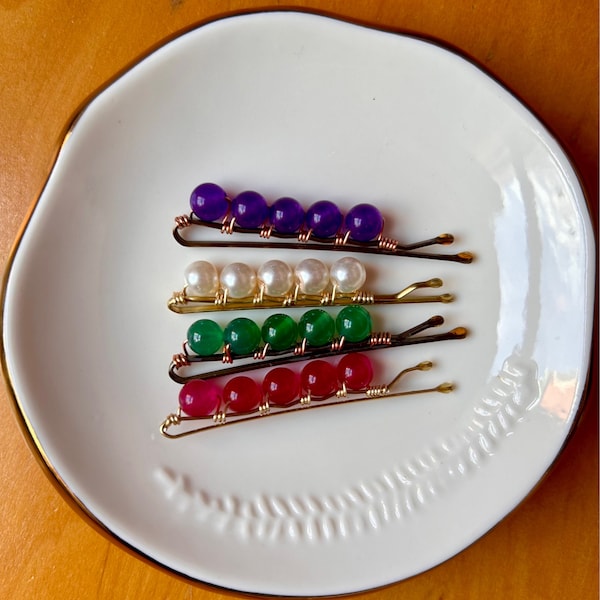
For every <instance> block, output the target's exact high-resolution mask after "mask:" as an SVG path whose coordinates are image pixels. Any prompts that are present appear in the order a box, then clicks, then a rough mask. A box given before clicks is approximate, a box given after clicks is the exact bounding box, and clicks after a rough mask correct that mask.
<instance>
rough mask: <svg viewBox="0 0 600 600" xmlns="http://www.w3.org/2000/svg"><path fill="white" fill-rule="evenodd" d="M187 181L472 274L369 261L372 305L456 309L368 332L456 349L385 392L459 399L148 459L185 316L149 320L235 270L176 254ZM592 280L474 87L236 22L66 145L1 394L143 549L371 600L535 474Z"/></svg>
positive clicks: (259, 21)
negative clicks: (400, 300)
mask: <svg viewBox="0 0 600 600" xmlns="http://www.w3.org/2000/svg"><path fill="white" fill-rule="evenodd" d="M204 181H214V182H217V183H219V184H221V185H222V186H223V187H224V188H225V189H227V190H228V191H229V192H230V193H232V194H235V193H237V192H239V191H241V190H243V189H255V190H257V191H260V192H262V193H263V194H265V195H266V196H267V197H268V198H270V199H274V198H277V197H279V196H283V195H291V196H294V197H296V198H298V199H299V200H300V201H301V202H302V203H304V204H305V205H308V204H310V203H312V202H313V201H315V200H318V199H323V198H327V199H330V200H333V201H335V202H337V203H338V204H339V205H340V206H341V207H342V208H344V209H347V208H349V207H350V206H351V205H353V204H356V203H358V202H365V201H366V202H373V203H375V204H377V205H378V206H379V207H380V209H381V210H382V211H383V212H384V213H385V215H386V218H387V222H386V226H387V227H386V232H387V234H388V235H391V236H394V237H397V238H400V239H403V240H406V241H413V240H416V239H421V238H425V237H429V236H431V235H435V234H438V233H442V232H446V231H449V232H452V233H454V234H455V236H456V238H457V242H456V244H455V246H457V250H472V251H474V252H475V253H476V255H477V260H476V261H475V262H474V263H473V264H472V265H460V264H452V263H443V262H437V261H419V260H414V259H405V258H389V257H384V258H381V257H380V258H376V257H368V258H365V262H366V263H367V268H368V273H369V278H370V282H371V287H372V288H375V289H378V290H380V291H387V292H391V291H396V290H397V289H400V287H403V286H404V285H406V284H408V283H410V282H411V281H415V280H422V279H425V278H429V277H442V278H443V279H444V281H445V290H447V291H451V292H454V293H456V295H457V301H456V302H454V303H453V304H451V305H443V306H435V305H433V306H432V305H424V306H407V307H401V308H397V307H396V308H394V307H377V308H374V309H373V315H374V319H375V323H376V328H378V329H388V330H391V331H400V330H402V329H404V328H406V327H409V326H410V325H413V324H415V323H417V322H419V321H420V320H422V319H423V318H426V317H428V316H430V315H432V314H436V313H438V312H439V313H441V314H443V315H444V316H445V318H446V325H445V327H447V328H452V327H455V326H457V325H465V326H467V327H469V329H470V332H471V335H470V336H469V338H468V339H466V340H464V341H459V342H456V341H453V342H443V343H439V344H433V345H421V346H417V347H415V348H412V349H408V348H404V349H395V350H389V351H380V352H378V353H374V354H373V357H374V360H376V361H377V365H378V367H377V376H378V378H379V380H380V381H381V382H383V381H384V380H387V379H388V378H389V377H391V376H392V375H393V374H394V373H395V372H396V371H397V370H399V369H401V368H404V367H405V366H408V365H411V364H414V363H416V362H418V361H420V360H424V359H431V360H433V361H435V363H436V365H437V367H436V369H434V370H433V371H431V372H429V373H423V374H419V375H413V376H412V377H413V379H412V380H411V385H412V384H414V385H415V386H417V387H418V386H419V385H427V384H437V383H440V382H442V381H445V380H453V381H455V382H456V384H457V391H456V392H455V393H454V394H451V395H440V394H432V395H428V396H418V397H412V398H408V399H403V400H398V399H388V400H378V401H376V402H371V403H366V404H364V403H363V404H360V405H352V406H341V407H335V408H331V409H325V410H319V411H304V412H302V413H300V414H295V415H292V416H286V417H278V418H273V419H268V418H267V419H264V420H260V421H258V422H253V423H250V424H245V425H239V426H232V427H227V428H224V429H222V430H219V431H214V432H210V433H208V434H204V435H198V436H192V437H189V438H185V439H181V440H177V441H172V440H167V439H165V438H163V437H162V436H161V435H160V433H159V430H158V426H159V424H160V422H161V421H162V419H163V418H164V417H165V416H166V415H167V414H168V413H169V412H172V411H173V410H174V409H175V407H176V402H177V391H178V386H177V385H176V384H174V383H173V382H172V381H171V380H170V379H169V378H168V377H167V367H168V363H169V360H170V357H171V355H172V353H173V352H176V351H178V349H179V347H180V344H181V342H182V341H183V339H184V338H185V332H186V329H187V326H188V325H189V323H190V322H191V321H192V320H193V319H194V316H193V315H184V316H181V315H176V314H173V313H171V312H169V311H168V310H167V309H166V300H167V298H168V297H169V296H170V294H171V292H172V291H173V290H176V289H178V288H180V287H181V286H182V283H183V278H182V273H183V269H184V268H185V266H186V265H187V264H188V263H189V262H191V261H192V260H194V259H196V258H198V257H203V258H205V259H207V260H211V261H213V262H215V263H216V264H217V265H219V266H224V265H225V264H226V263H228V262H231V261H233V260H236V259H239V257H240V254H239V252H236V251H235V250H215V249H212V250H206V251H198V250H193V249H184V248H182V247H180V246H178V245H177V244H176V243H175V242H174V240H173V238H172V237H171V227H172V224H173V217H174V216H176V215H178V214H182V213H185V212H187V211H188V205H187V202H188V197H189V194H190V192H191V190H192V189H193V188H194V187H195V186H196V185H197V184H199V183H201V182H204ZM305 255H306V253H305V252H304V253H303V252H299V253H293V252H287V253H284V254H283V256H284V258H285V259H286V260H288V261H289V262H290V263H291V264H295V261H298V260H299V259H300V258H301V257H302V258H303V257H305ZM271 256H273V253H272V252H271V253H269V252H265V251H260V250H256V251H244V253H243V259H244V261H245V262H248V263H250V264H255V265H257V266H258V265H259V264H260V263H261V262H262V261H264V260H265V259H266V258H267V257H271ZM337 256H339V255H336V257H337ZM322 257H326V258H328V255H322ZM593 257H594V252H593V241H592V233H591V228H590V223H589V217H588V213H587V209H586V203H585V200H584V197H583V194H582V190H581V188H580V185H579V183H578V180H577V177H576V175H575V173H574V171H573V168H572V167H571V165H570V164H569V161H568V160H567V158H566V156H565V154H564V153H563V151H562V150H561V148H560V147H559V145H558V144H557V143H556V141H555V140H554V139H553V138H552V136H551V135H550V134H549V133H548V132H547V130H546V129H545V128H544V127H543V126H542V125H541V124H540V122H539V121H538V120H537V119H536V118H535V117H534V116H532V114H531V113H530V112H529V111H528V110H527V109H526V108H524V107H523V106H522V105H521V104H520V103H519V102H518V101H517V100H515V98H514V97H513V96H511V95H510V94H509V93H507V92H506V90H505V89H503V88H502V87H501V86H499V85H498V84H497V83H496V82H494V81H493V80H491V79H490V78H489V77H488V76H487V75H485V74H484V73H483V72H482V71H480V70H479V69H478V68H477V67H475V66H474V65H473V64H471V63H470V62H468V61H465V60H464V59H462V58H460V57H458V56H456V55H455V54H453V53H451V52H448V51H446V50H444V49H442V48H440V47H438V46H436V45H434V44H431V43H427V42H425V41H421V40H418V39H414V38H411V37H404V36H401V35H393V34H388V33H383V32H379V31H372V30H369V29H365V28H362V27H358V26H354V25H349V24H345V23H340V22H336V21H334V20H330V19H327V18H321V17H317V16H311V15H306V14H295V13H291V12H284V13H266V14H256V15H249V16H240V17H235V18H230V19H225V20H222V21H219V22H215V23H212V24H209V25H206V26H204V27H202V28H200V29H198V30H195V31H192V32H190V33H188V34H186V35H184V36H182V37H180V38H179V39H176V40H175V41H173V42H171V43H169V44H167V45H166V46H165V47H163V48H162V49H160V50H158V51H157V52H155V53H154V54H152V55H151V56H149V57H148V58H147V59H145V60H143V61H142V62H141V63H140V64H139V65H137V66H136V67H135V68H133V69H132V70H131V71H129V72H128V73H126V74H125V75H124V76H122V77H121V78H120V79H118V80H117V81H116V82H115V83H113V84H112V85H111V86H110V87H108V88H107V89H106V90H105V91H103V92H102V93H101V94H100V95H99V96H98V97H97V98H96V99H94V100H93V101H92V102H91V103H90V105H89V106H88V107H87V108H86V109H85V111H84V112H83V113H82V115H81V116H80V118H79V119H78V120H77V122H76V123H75V125H74V127H73V129H72V131H71V133H70V136H69V137H68V139H67V140H66V142H65V144H64V147H63V148H62V150H61V152H60V155H59V157H58V160H57V161H56V165H55V167H54V169H53V171H52V174H51V176H50V178H49V180H48V183H47V185H46V187H45V189H44V192H43V194H42V196H41V198H40V199H39V201H38V202H37V205H36V207H35V210H34V212H33V214H32V216H31V219H30V221H29V223H28V225H27V228H26V231H25V233H24V235H23V237H22V239H21V241H20V245H19V247H18V250H17V252H16V254H15V256H14V260H13V263H12V267H11V270H10V274H9V277H8V283H7V287H6V290H5V301H4V330H3V343H4V351H5V361H6V370H7V373H8V376H9V380H10V384H11V386H12V388H13V390H14V396H15V398H16V400H17V406H18V410H19V411H20V412H21V414H22V415H23V417H24V418H25V420H26V422H27V423H28V426H29V429H30V433H31V436H32V437H33V438H34V439H35V440H36V443H37V445H38V448H39V450H40V452H41V453H42V454H43V456H44V457H45V460H46V461H47V463H48V465H49V466H50V468H51V469H52V470H53V472H54V473H55V474H57V475H58V477H59V478H60V480H61V481H62V482H63V485H64V486H65V488H66V489H67V490H68V492H69V493H70V494H71V495H72V496H73V498H75V499H76V500H77V501H78V502H79V503H80V504H81V505H83V506H84V507H85V509H86V510H87V511H88V512H89V513H90V514H91V515H92V517H93V518H94V519H96V520H97V521H98V522H99V523H101V524H102V525H103V526H104V527H106V528H107V529H108V530H109V531H110V532H112V533H113V534H114V536H116V537H117V538H119V539H120V540H122V541H124V542H126V543H127V544H129V545H131V546H132V547H133V548H135V549H137V550H138V551H139V552H140V553H143V554H145V555H147V556H148V557H150V558H151V559H153V560H154V561H156V562H158V563H160V564H162V565H164V566H166V567H168V568H170V569H173V570H174V571H176V572H179V573H182V574H184V575H186V576H189V577H191V578H193V579H196V580H200V581H202V582H207V583H210V584H214V585H217V586H223V587H226V588H231V589H234V590H242V591H247V592H259V593H266V594H282V595H286V594H293V595H324V594H338V593H343V592H352V591H357V590H363V589H368V588H372V587H374V586H380V585H383V584H387V583H389V582H393V581H398V580H401V579H403V578H406V577H409V576H411V575H414V574H416V573H419V572H421V571H423V570H425V569H428V568H430V567H432V566H434V565H436V564H438V563H440V562H441V561H443V560H445V559H447V558H448V557H450V556H452V555H453V554H455V553H457V552H459V551H460V550H461V549H463V548H464V547H465V546H467V545H468V544H470V543H471V542H473V541H474V540H475V539H477V538H478V537H480V536H481V535H482V534H483V533H485V532H486V531H487V530H489V529H490V527H492V526H493V525H494V524H495V523H497V522H498V521H499V520H500V519H501V518H502V517H504V516H505V515H506V514H507V513H508V512H509V511H511V510H512V509H513V508H514V507H515V506H516V505H517V504H518V503H519V502H520V501H521V500H522V499H523V497H524V496H525V495H526V494H527V493H528V492H529V491H530V490H531V488H532V487H533V486H534V485H535V484H536V482H538V480H539V479H540V477H542V476H543V474H544V473H545V472H546V470H547V469H548V468H549V466H550V465H551V463H552V462H553V460H554V459H555V457H556V456H557V454H558V453H559V451H560V449H561V447H562V446H563V444H564V442H565V440H566V438H567V436H568V434H569V432H570V430H571V429H572V426H573V425H574V422H575V420H576V417H577V414H578V410H579V409H580V405H581V401H582V394H583V392H584V385H585V380H586V374H587V370H588V360H589V347H590V333H591V323H592V289H593V273H594V264H593V260H594V258H593ZM253 314H254V315H255V316H257V313H253ZM295 314H298V313H297V311H296V313H295ZM215 318H216V319H217V320H219V321H220V322H222V323H225V322H227V320H228V319H229V318H231V313H229V314H227V315H217V316H216V317H215ZM257 318H258V316H257Z"/></svg>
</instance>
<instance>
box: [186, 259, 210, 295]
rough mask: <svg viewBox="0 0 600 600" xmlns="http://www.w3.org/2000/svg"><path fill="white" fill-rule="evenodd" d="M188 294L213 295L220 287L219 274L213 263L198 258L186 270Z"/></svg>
mask: <svg viewBox="0 0 600 600" xmlns="http://www.w3.org/2000/svg"><path fill="white" fill-rule="evenodd" d="M184 277H185V282H186V293H187V295H188V296H212V295H214V294H215V293H216V291H217V290H218V289H219V274H218V273H217V269H215V266H214V265H213V264H212V263H209V262H206V261H205V260H197V261H196V262H193V263H192V264H191V265H189V266H188V267H187V269H186V270H185V272H184Z"/></svg>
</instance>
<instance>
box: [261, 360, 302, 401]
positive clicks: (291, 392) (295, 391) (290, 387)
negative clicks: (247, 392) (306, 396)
mask: <svg viewBox="0 0 600 600" xmlns="http://www.w3.org/2000/svg"><path fill="white" fill-rule="evenodd" d="M262 389H263V394H264V397H265V399H266V400H267V401H268V402H269V404H273V405H275V406H289V405H290V404H293V403H294V402H295V401H296V400H297V399H298V397H299V396H300V377H299V376H298V373H296V372H295V371H292V369H288V368H287V367H276V368H274V369H271V370H270V371H269V372H268V373H267V374H266V375H265V378H264V379H263V384H262Z"/></svg>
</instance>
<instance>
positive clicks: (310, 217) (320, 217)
mask: <svg viewBox="0 0 600 600" xmlns="http://www.w3.org/2000/svg"><path fill="white" fill-rule="evenodd" d="M342 219H343V217H342V213H341V212H340V209H339V208H338V207H337V206H336V205H335V204H334V203H333V202H330V201H329V200H319V202H315V203H314V204H313V205H312V206H311V207H310V208H309V209H308V210H307V211H306V226H307V227H308V228H309V229H312V232H313V234H314V235H315V236H316V237H320V238H328V237H333V236H334V235H335V234H336V233H337V232H338V231H339V229H340V225H341V224H342Z"/></svg>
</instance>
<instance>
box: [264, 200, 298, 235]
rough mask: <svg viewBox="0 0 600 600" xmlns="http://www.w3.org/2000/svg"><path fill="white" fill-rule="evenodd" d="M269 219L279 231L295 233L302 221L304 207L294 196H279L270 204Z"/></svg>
mask: <svg viewBox="0 0 600 600" xmlns="http://www.w3.org/2000/svg"><path fill="white" fill-rule="evenodd" d="M269 218H270V221H271V225H273V229H274V230H275V231H278V232H279V233H295V232H296V231H298V230H299V229H300V227H302V223H304V209H303V208H302V205H301V204H300V202H298V200H294V198H279V200H276V201H275V202H273V204H272V205H271V210H270V217H269Z"/></svg>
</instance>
